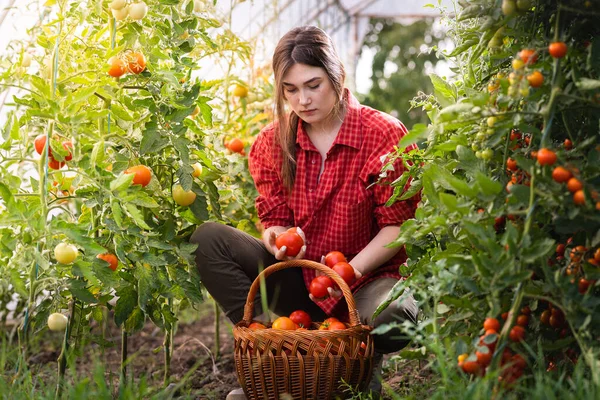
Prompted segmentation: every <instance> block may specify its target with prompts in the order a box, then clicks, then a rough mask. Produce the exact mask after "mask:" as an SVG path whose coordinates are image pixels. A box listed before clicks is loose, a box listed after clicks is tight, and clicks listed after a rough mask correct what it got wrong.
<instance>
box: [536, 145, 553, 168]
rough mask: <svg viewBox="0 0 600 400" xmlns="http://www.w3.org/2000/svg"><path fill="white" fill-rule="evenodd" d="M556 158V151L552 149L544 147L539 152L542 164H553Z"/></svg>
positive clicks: (538, 158) (538, 157) (538, 159)
mask: <svg viewBox="0 0 600 400" xmlns="http://www.w3.org/2000/svg"><path fill="white" fill-rule="evenodd" d="M556 160H557V157H556V153H555V152H554V151H552V150H549V149H546V148H542V149H540V150H539V151H538V152H537V162H538V164H540V165H552V164H554V163H555V162H556Z"/></svg>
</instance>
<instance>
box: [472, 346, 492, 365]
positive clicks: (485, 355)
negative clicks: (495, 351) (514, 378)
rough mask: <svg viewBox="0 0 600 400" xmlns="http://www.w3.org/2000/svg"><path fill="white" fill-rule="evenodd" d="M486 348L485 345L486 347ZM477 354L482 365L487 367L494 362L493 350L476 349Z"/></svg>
mask: <svg viewBox="0 0 600 400" xmlns="http://www.w3.org/2000/svg"><path fill="white" fill-rule="evenodd" d="M484 349H485V347H484ZM475 355H476V356H477V362H478V363H479V365H481V366H482V367H487V366H488V365H490V362H492V352H491V351H489V350H488V351H487V352H486V351H485V350H484V351H476V352H475Z"/></svg>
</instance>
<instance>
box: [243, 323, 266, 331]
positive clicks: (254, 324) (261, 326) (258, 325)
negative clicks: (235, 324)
mask: <svg viewBox="0 0 600 400" xmlns="http://www.w3.org/2000/svg"><path fill="white" fill-rule="evenodd" d="M248 328H250V329H252V330H256V329H267V327H266V326H264V325H263V324H261V323H260V322H253V323H251V324H250V325H248Z"/></svg>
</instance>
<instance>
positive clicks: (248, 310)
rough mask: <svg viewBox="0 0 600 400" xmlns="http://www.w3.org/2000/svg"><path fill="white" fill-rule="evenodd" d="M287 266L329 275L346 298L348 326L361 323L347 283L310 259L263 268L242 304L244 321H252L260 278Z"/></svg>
mask: <svg viewBox="0 0 600 400" xmlns="http://www.w3.org/2000/svg"><path fill="white" fill-rule="evenodd" d="M287 268H309V269H314V270H317V271H320V272H322V273H323V274H324V275H326V276H328V277H330V278H331V279H332V280H333V281H334V282H335V283H336V284H337V285H338V286H339V287H340V289H341V290H342V294H343V295H344V298H345V299H346V304H347V305H348V314H349V319H350V321H349V322H350V326H357V325H361V323H360V318H359V316H358V310H357V309H356V303H355V302H354V296H352V292H351V291H350V288H349V287H348V284H347V283H346V282H345V281H344V280H343V279H342V277H341V276H339V275H338V274H337V273H336V272H335V271H334V270H332V269H331V268H329V267H328V266H326V265H323V264H321V263H318V262H315V261H310V260H290V261H282V262H278V263H276V264H273V265H270V266H268V267H267V268H265V269H264V270H263V271H262V272H261V273H260V275H258V276H257V277H256V279H255V280H254V282H252V286H250V291H249V292H248V298H247V299H246V305H245V306H244V319H243V320H244V322H245V323H246V324H247V325H249V324H250V323H251V322H252V316H253V314H254V298H255V297H256V293H257V291H258V289H259V287H260V280H261V279H262V278H264V279H266V278H267V277H268V276H269V275H271V274H272V273H274V272H277V271H280V270H282V269H287Z"/></svg>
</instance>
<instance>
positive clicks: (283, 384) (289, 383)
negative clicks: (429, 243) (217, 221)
mask: <svg viewBox="0 0 600 400" xmlns="http://www.w3.org/2000/svg"><path fill="white" fill-rule="evenodd" d="M286 268H311V269H315V270H318V271H321V272H322V273H323V274H325V275H327V276H329V277H330V278H331V279H333V280H334V281H335V283H336V284H337V285H338V286H339V287H340V288H341V290H342V293H343V295H344V297H345V299H346V302H347V304H348V310H349V320H350V321H349V322H350V323H349V327H348V328H347V329H343V330H335V331H327V330H297V331H285V330H277V329H258V330H253V329H249V328H248V326H249V325H250V324H251V323H252V322H253V321H252V317H253V315H252V314H253V311H254V304H253V303H254V298H255V296H256V293H257V291H258V288H259V285H260V279H261V277H264V278H266V277H267V276H269V275H271V274H272V273H274V272H277V271H279V270H282V269H286ZM315 325H317V324H315ZM370 330H371V327H369V326H366V325H361V323H360V319H359V316H358V311H357V310H356V305H355V303H354V297H353V296H352V293H351V292H350V288H349V287H348V285H347V284H346V283H345V282H344V281H343V279H342V278H341V277H340V276H339V275H338V274H336V273H335V272H334V271H333V270H331V268H329V267H327V266H324V265H322V264H319V263H316V262H313V261H308V260H293V261H286V262H280V263H277V264H274V265H271V266H270V267H268V268H266V269H265V270H264V271H263V272H262V273H261V274H260V275H259V276H258V277H257V278H256V279H255V280H254V282H253V283H252V286H251V287H250V291H249V292H248V299H247V300H246V306H245V308H244V319H243V320H242V321H240V322H239V323H238V324H236V325H235V326H234V328H233V337H234V341H235V344H234V345H235V348H234V352H235V368H236V371H237V375H238V380H239V382H240V384H241V385H242V388H243V389H244V392H245V393H246V396H247V397H248V398H249V399H253V400H255V399H275V400H278V399H286V398H287V399H291V398H293V399H314V400H326V399H335V398H345V397H348V396H347V395H346V396H344V390H345V388H346V387H345V386H340V384H342V380H343V382H345V383H347V384H348V385H350V386H352V387H353V388H354V389H355V390H361V391H362V390H364V389H365V388H366V386H367V385H368V384H369V381H370V379H371V374H372V373H373V339H372V338H371V335H369V332H370Z"/></svg>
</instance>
